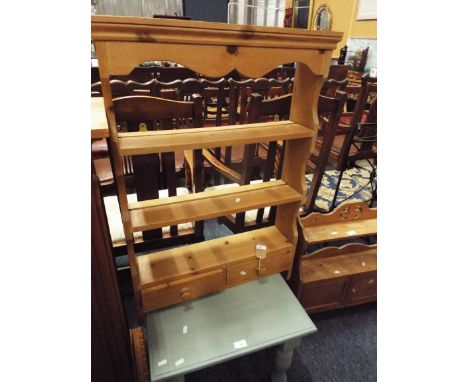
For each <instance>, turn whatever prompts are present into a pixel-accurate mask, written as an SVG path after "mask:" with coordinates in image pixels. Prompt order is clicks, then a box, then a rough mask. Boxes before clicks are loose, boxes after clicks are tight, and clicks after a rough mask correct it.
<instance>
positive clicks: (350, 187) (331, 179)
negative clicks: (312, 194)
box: [305, 168, 377, 212]
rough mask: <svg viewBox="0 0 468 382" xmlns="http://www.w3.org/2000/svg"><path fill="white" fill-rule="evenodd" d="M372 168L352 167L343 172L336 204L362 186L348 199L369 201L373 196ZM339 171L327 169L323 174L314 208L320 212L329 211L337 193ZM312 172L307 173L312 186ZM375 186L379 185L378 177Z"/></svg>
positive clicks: (308, 185) (307, 181)
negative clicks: (370, 179)
mask: <svg viewBox="0 0 468 382" xmlns="http://www.w3.org/2000/svg"><path fill="white" fill-rule="evenodd" d="M370 174H371V172H370V168H351V169H349V170H346V171H345V172H344V174H343V179H342V180H341V184H340V191H339V192H338V197H337V199H336V204H337V205H339V203H341V202H342V201H344V199H346V198H348V197H350V196H351V195H353V194H354V193H356V192H357V191H359V190H360V189H361V188H362V187H364V186H366V184H367V186H366V187H364V188H363V189H362V190H361V191H359V192H358V193H357V194H356V195H354V196H353V197H351V198H349V199H348V200H347V201H363V202H369V201H370V199H371V197H372V188H371V185H370V182H369V177H370ZM338 176H339V172H338V171H336V170H329V171H325V174H324V175H323V179H322V184H321V185H320V189H319V192H318V195H317V199H316V200H315V208H314V210H317V211H320V212H329V211H330V209H331V205H332V202H333V196H334V195H335V189H336V183H337V182H338ZM311 180H312V174H307V175H306V179H305V181H306V186H307V188H309V187H310V183H311ZM373 185H374V187H377V178H375V179H374V181H373Z"/></svg>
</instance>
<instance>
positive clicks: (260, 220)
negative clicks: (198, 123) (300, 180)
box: [203, 94, 292, 233]
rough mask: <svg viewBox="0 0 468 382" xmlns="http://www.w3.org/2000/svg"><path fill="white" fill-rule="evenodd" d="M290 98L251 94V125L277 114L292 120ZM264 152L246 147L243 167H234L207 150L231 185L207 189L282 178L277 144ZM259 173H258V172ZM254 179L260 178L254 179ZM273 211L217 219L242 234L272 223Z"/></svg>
mask: <svg viewBox="0 0 468 382" xmlns="http://www.w3.org/2000/svg"><path fill="white" fill-rule="evenodd" d="M291 99H292V96H291V95H290V94H289V95H285V96H281V97H277V98H274V99H270V100H265V99H264V97H263V96H262V95H260V94H252V96H251V99H250V103H251V107H250V108H249V110H250V111H249V115H248V122H249V123H259V122H262V121H267V120H271V119H272V116H273V115H276V120H287V119H289V110H290V107H291ZM226 151H227V150H226ZM265 151H266V154H265V155H262V150H261V148H260V147H259V146H258V145H256V144H249V145H245V146H244V149H243V156H242V161H241V163H240V166H238V167H234V166H232V165H233V163H232V162H226V161H223V160H222V159H218V158H217V157H216V155H215V153H214V152H213V150H210V149H204V150H203V157H204V159H205V161H206V162H207V163H209V165H210V166H211V167H212V171H215V172H217V173H219V174H220V175H221V176H223V177H224V178H226V179H227V180H228V181H229V182H231V183H228V184H222V185H215V186H212V187H207V188H206V189H205V190H206V191H210V190H219V189H228V188H234V187H238V186H240V185H241V186H243V185H248V184H255V183H259V182H268V181H270V180H271V179H272V178H279V177H280V176H281V173H280V171H281V170H280V168H281V162H282V155H281V158H280V159H279V161H277V142H276V141H273V142H268V144H266V146H265V149H264V152H265ZM281 153H282V151H281ZM275 161H277V162H279V163H280V164H279V171H278V172H275ZM256 170H257V174H256V173H255V171H256ZM258 170H263V171H258ZM255 175H257V176H255ZM259 175H261V176H259ZM255 178H260V179H256V180H254V179H255ZM274 211H275V209H274V208H270V209H268V208H267V209H263V208H260V209H258V210H252V211H248V212H241V213H238V214H235V215H228V216H223V217H220V218H218V220H219V221H220V222H221V223H223V224H225V225H226V226H227V227H228V228H229V229H230V230H231V231H233V232H234V233H239V232H244V231H247V230H251V229H254V228H259V227H260V226H267V225H271V224H273V223H274V218H275V216H274V215H275V212H274Z"/></svg>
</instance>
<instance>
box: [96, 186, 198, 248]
mask: <svg viewBox="0 0 468 382" xmlns="http://www.w3.org/2000/svg"><path fill="white" fill-rule="evenodd" d="M188 194H189V190H188V188H185V187H178V188H177V196H180V195H188ZM164 198H168V191H167V190H159V199H164ZM103 200H104V207H105V209H106V214H107V221H108V223H109V231H110V235H111V239H112V244H113V245H114V246H118V245H124V244H125V234H124V230H123V224H122V215H120V208H119V201H118V199H117V196H116V195H112V196H106V197H104V198H103ZM127 200H128V202H129V203H134V202H137V196H136V194H128V195H127ZM177 227H178V229H179V231H187V230H190V229H192V228H193V224H192V223H190V222H189V223H184V224H179V225H178V226H177ZM162 231H163V235H164V234H169V233H170V227H163V228H162ZM134 237H135V241H138V240H141V239H142V237H143V235H142V233H141V232H135V233H134Z"/></svg>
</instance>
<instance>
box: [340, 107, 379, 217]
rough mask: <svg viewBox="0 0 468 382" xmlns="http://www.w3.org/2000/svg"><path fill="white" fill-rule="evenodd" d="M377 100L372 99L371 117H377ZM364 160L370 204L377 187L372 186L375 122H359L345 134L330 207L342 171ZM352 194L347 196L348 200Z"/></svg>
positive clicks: (375, 148) (375, 173)
mask: <svg viewBox="0 0 468 382" xmlns="http://www.w3.org/2000/svg"><path fill="white" fill-rule="evenodd" d="M376 108H377V100H375V101H374V104H373V108H372V114H371V118H375V119H376V117H377V110H376ZM362 160H365V161H366V162H367V163H368V164H369V166H370V175H369V184H370V186H371V190H372V198H371V201H370V203H371V206H372V205H373V203H374V201H375V199H376V198H377V189H376V188H374V179H375V177H376V176H377V122H373V123H359V124H358V125H357V126H356V127H355V128H354V129H353V131H352V132H351V134H349V135H348V136H347V139H346V140H345V141H344V143H343V147H342V155H340V160H339V162H338V164H337V170H338V171H339V176H338V181H337V185H336V189H335V195H334V197H333V202H332V209H333V208H335V206H336V200H337V197H338V192H339V190H340V184H341V180H342V178H343V173H344V172H345V171H346V170H347V169H348V168H351V167H360V166H359V165H358V164H357V163H356V162H357V161H362ZM352 196H353V195H351V196H348V197H347V198H346V199H345V200H348V199H349V198H351V197H352Z"/></svg>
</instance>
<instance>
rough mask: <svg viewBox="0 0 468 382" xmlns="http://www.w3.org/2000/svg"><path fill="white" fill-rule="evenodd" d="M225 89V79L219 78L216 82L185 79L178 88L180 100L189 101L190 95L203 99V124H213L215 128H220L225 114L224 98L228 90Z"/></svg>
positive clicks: (203, 79) (204, 79)
mask: <svg viewBox="0 0 468 382" xmlns="http://www.w3.org/2000/svg"><path fill="white" fill-rule="evenodd" d="M225 87H226V79H225V78H220V79H218V80H216V81H211V80H208V79H206V78H202V79H197V78H187V79H185V80H183V81H182V84H181V86H180V97H181V100H186V101H187V100H190V97H191V96H192V94H195V93H197V94H201V95H202V96H203V99H204V106H205V110H204V119H205V123H206V122H208V123H210V122H215V125H216V126H221V121H222V117H223V111H225V113H224V114H226V102H225V99H226V96H227V95H228V90H227V89H225Z"/></svg>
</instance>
